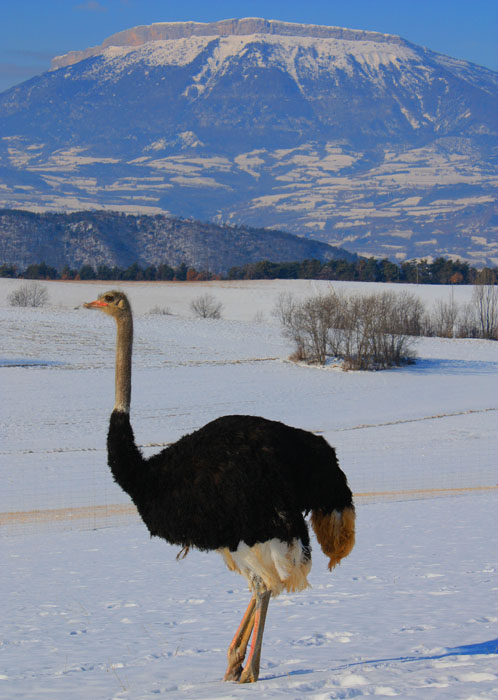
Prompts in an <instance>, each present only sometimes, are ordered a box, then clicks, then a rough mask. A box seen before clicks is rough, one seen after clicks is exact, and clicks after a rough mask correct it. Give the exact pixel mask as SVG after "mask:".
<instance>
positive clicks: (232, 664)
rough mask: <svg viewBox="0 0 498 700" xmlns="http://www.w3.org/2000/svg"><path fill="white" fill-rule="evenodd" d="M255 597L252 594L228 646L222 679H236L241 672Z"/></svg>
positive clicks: (252, 622)
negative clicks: (225, 667) (225, 668)
mask: <svg viewBox="0 0 498 700" xmlns="http://www.w3.org/2000/svg"><path fill="white" fill-rule="evenodd" d="M255 607H256V598H255V597H254V596H253V597H252V598H251V601H250V603H249V605H248V607H247V610H246V612H245V613H244V617H243V618H242V620H241V622H240V625H239V628H238V630H237V632H236V633H235V637H234V638H233V639H232V643H231V644H230V646H229V648H228V667H227V670H226V673H225V676H224V677H223V680H224V681H238V680H239V678H240V675H241V673H242V662H243V661H244V657H245V655H246V650H247V645H248V644H249V639H250V637H251V633H252V629H253V626H254V610H255Z"/></svg>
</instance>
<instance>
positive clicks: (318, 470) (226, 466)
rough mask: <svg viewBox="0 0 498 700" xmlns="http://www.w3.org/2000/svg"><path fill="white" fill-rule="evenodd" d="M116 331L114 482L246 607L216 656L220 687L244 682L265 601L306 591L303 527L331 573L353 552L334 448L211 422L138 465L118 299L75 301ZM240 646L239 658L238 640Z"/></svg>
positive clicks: (260, 422) (348, 504)
mask: <svg viewBox="0 0 498 700" xmlns="http://www.w3.org/2000/svg"><path fill="white" fill-rule="evenodd" d="M85 307H86V308H88V309H98V310H100V311H103V312H104V313H106V314H108V315H109V316H112V317H113V318H114V320H115V321H116V325H117V342H116V384H115V404H114V409H113V411H112V413H111V418H110V425H109V432H108V436H107V453H108V463H109V466H110V468H111V471H112V474H113V477H114V479H115V481H116V482H117V483H118V484H119V485H120V486H121V488H122V489H124V490H125V491H126V492H127V493H128V494H129V495H130V497H131V499H132V500H133V502H134V503H135V505H136V507H137V510H138V512H139V514H140V516H141V517H142V520H143V521H144V523H145V524H146V526H147V528H148V529H149V532H150V534H151V536H157V537H162V538H164V539H165V540H167V541H168V542H170V543H172V544H175V545H179V546H181V547H182V550H181V551H180V553H179V555H178V557H177V558H179V557H180V556H182V555H183V556H185V555H186V553H187V552H188V550H189V548H191V547H195V548H197V549H200V550H204V551H207V550H216V551H217V552H219V553H220V554H221V555H222V557H223V559H224V560H225V563H226V564H227V566H228V568H229V569H231V570H232V571H235V572H237V573H239V574H242V575H243V576H244V577H245V578H246V579H247V581H248V584H249V589H250V590H251V592H252V598H251V601H250V603H249V606H248V608H247V610H246V612H245V614H244V616H243V618H242V621H241V623H240V625H239V628H238V629H237V632H236V633H235V636H234V637H233V640H232V642H231V644H230V646H229V648H228V667H227V671H226V673H225V676H224V680H233V681H238V682H240V683H250V682H255V681H257V679H258V676H259V665H260V657H261V644H262V639H263V630H264V624H265V619H266V612H267V609H268V603H269V601H270V597H271V596H277V595H278V594H279V593H281V592H282V591H300V590H303V589H305V588H307V586H308V585H309V584H308V581H307V576H308V573H309V571H310V569H311V547H310V540H309V533H308V526H307V523H306V521H305V519H304V517H303V514H304V515H307V514H308V513H309V512H310V511H311V524H312V527H313V530H314V531H315V534H316V537H317V539H318V542H319V543H320V545H321V548H322V550H323V552H324V553H325V554H326V556H328V558H329V564H328V567H329V569H330V570H331V569H332V568H333V567H334V566H335V565H336V564H338V563H339V561H340V560H341V559H342V558H343V557H345V556H347V555H348V554H349V553H350V551H351V549H352V548H353V545H354V521H355V511H354V505H353V500H352V494H351V491H350V489H349V487H348V483H347V480H346V476H345V475H344V473H343V472H342V471H341V469H340V468H339V465H338V463H337V460H336V455H335V451H334V449H333V448H332V447H331V446H330V445H329V444H328V443H327V442H326V441H325V440H324V439H323V438H322V437H318V436H316V435H314V434H312V433H310V432H308V431H305V430H300V429H298V428H293V427H290V426H287V425H284V424H283V423H279V422H276V421H272V420H268V419H266V418H259V417H256V416H243V415H233V416H223V417H221V418H217V419H216V420H213V421H211V422H210V423H208V424H207V425H205V426H204V427H203V428H200V429H199V430H196V431H195V432H193V433H191V434H190V435H185V436H184V437H182V438H180V440H178V441H177V442H176V443H174V444H172V445H171V446H169V447H167V448H166V449H164V450H162V451H161V452H160V453H159V454H156V455H153V456H152V457H149V458H148V459H145V458H144V457H143V456H142V454H141V452H140V450H139V449H138V448H137V446H136V444H135V439H134V435H133V430H132V427H131V425H130V398H131V359H132V343H133V318H132V311H131V306H130V303H129V301H128V299H127V297H126V296H125V294H123V292H121V291H109V292H106V293H104V294H101V295H100V296H99V297H98V298H97V299H96V300H95V301H92V302H89V303H86V304H85ZM251 635H252V641H251V646H250V650H249V654H248V657H247V662H246V664H245V665H243V662H244V658H245V656H246V652H247V647H248V645H249V640H250V639H251Z"/></svg>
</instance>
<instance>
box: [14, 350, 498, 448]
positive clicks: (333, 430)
mask: <svg viewBox="0 0 498 700" xmlns="http://www.w3.org/2000/svg"><path fill="white" fill-rule="evenodd" d="M246 361H247V362H254V360H243V362H246ZM261 361H264V360H261ZM490 411H498V408H471V409H468V410H467V411H455V412H453V413H437V414H435V415H433V416H421V417H420V418H402V419H400V420H394V421H386V422H384V423H361V424H359V425H352V426H349V427H347V428H323V429H318V430H313V429H312V430H311V432H312V433H314V434H315V435H323V434H324V433H344V432H348V431H350V430H367V429H369V428H384V427H388V426H392V425H402V424H404V423H420V422H421V421H426V420H440V419H441V418H453V417H455V416H468V415H471V414H475V413H489V412H490ZM196 429H197V428H195V427H194V428H192V430H196ZM173 444H174V443H173V442H144V443H141V444H138V445H137V447H169V446H170V445H173ZM105 450H106V448H105V447H52V448H50V449H48V450H32V449H25V450H0V455H28V454H58V453H61V452H69V453H70V452H105Z"/></svg>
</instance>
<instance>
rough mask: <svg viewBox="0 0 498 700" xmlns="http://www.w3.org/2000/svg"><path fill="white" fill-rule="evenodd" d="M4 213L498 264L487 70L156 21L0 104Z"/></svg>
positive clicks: (394, 48) (298, 28)
mask: <svg viewBox="0 0 498 700" xmlns="http://www.w3.org/2000/svg"><path fill="white" fill-rule="evenodd" d="M0 133H1V135H2V138H1V139H0V206H4V207H9V208H15V209H30V210H33V211H60V210H65V211H78V210H83V209H99V208H102V209H107V210H109V209H113V210H117V211H123V212H126V213H140V212H141V213H147V214H156V213H162V214H168V215H171V216H177V217H178V216H184V217H193V218H195V219H198V220H206V221H215V222H229V223H232V224H243V225H250V226H255V227H265V228H272V229H275V228H278V229H281V230H285V231H290V232H291V233H295V234H298V235H306V236H308V237H310V238H314V239H319V240H322V241H324V242H327V243H330V244H332V245H338V246H345V247H347V248H348V249H350V250H353V251H355V252H357V253H358V254H361V255H377V256H379V257H384V256H386V257H389V258H391V259H393V260H397V261H398V262H400V261H402V260H404V259H408V258H420V257H428V258H431V257H432V258H434V257H438V256H441V255H446V256H459V257H461V258H463V259H465V260H468V261H469V262H470V263H472V264H488V265H496V264H498V207H497V201H498V197H497V191H498V190H497V184H498V167H497V165H498V156H497V149H496V145H497V140H498V74H497V73H496V72H493V71H490V70H487V69H485V68H482V67H480V66H476V65H474V64H471V63H468V62H466V61H461V60H458V59H455V58H450V57H448V56H443V55H441V54H438V53H435V52H433V51H430V50H428V49H425V48H423V47H420V46H416V45H415V44H412V43H410V42H408V41H405V40H404V39H402V38H400V37H397V36H391V35H387V34H380V33H377V32H367V31H359V30H351V29H343V28H340V27H323V26H316V25H306V24H290V23H286V22H278V21H269V20H264V19H257V18H246V19H240V20H224V21H220V22H213V23H209V24H203V23H199V22H174V23H155V24H152V25H150V26H142V27H134V28H132V29H129V30H126V31H124V32H120V33H119V34H116V35H113V36H112V37H109V38H108V39H107V40H106V41H104V42H103V44H102V45H101V46H97V47H92V48H90V49H88V50H86V51H82V52H81V51H76V52H71V53H69V54H67V55H65V56H62V57H57V58H56V59H55V60H54V64H53V70H52V71H49V72H47V73H45V74H43V75H41V76H37V77H35V78H32V79H31V80H28V81H27V82H25V83H22V84H20V85H18V86H16V87H13V88H11V89H9V90H7V91H6V92H4V93H2V94H1V95H0Z"/></svg>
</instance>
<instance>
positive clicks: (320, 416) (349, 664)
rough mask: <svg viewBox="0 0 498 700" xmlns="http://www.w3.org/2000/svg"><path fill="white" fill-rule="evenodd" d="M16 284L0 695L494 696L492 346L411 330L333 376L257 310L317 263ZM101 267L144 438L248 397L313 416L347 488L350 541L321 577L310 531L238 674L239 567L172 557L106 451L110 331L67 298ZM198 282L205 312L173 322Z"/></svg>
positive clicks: (9, 315) (6, 437)
mask: <svg viewBox="0 0 498 700" xmlns="http://www.w3.org/2000/svg"><path fill="white" fill-rule="evenodd" d="M21 283H22V282H21V281H18V280H0V321H1V324H2V331H3V332H2V345H1V350H0V376H1V379H2V397H3V398H4V397H6V398H4V400H3V401H2V403H1V405H0V425H1V430H2V446H1V449H0V469H1V473H2V489H1V491H0V524H1V527H0V547H1V550H2V551H1V561H2V573H1V574H0V578H1V580H2V581H1V587H2V601H3V602H4V606H3V613H2V622H3V625H2V632H1V636H0V654H1V656H2V664H1V669H0V698H6V700H7V699H8V700H11V699H14V698H26V699H29V700H32V698H42V697H47V698H51V699H53V700H57V699H58V698H60V699H61V700H62V699H64V700H66V699H67V698H68V697H72V698H74V700H79V699H80V698H81V700H86V699H87V698H89V697H91V698H95V699H98V700H100V699H106V700H107V699H111V698H113V699H115V700H118V699H119V700H149V699H152V698H156V697H158V696H160V697H161V696H167V697H171V698H185V699H186V700H202V699H204V698H209V699H213V700H214V699H215V698H216V699H218V698H219V699H221V698H235V697H237V698H240V697H242V698H246V697H258V698H259V697H265V698H278V697H289V698H302V697H309V698H313V699H314V700H318V699H322V698H323V699H325V698H327V699H329V698H352V697H371V696H375V695H378V696H380V697H400V698H403V699H404V698H417V699H418V698H420V697H422V694H423V697H424V698H425V697H427V698H428V700H431V698H435V699H436V698H437V699H438V700H439V699H440V698H442V699H443V700H470V699H471V698H479V699H480V700H493V699H496V698H498V672H497V664H496V661H497V657H498V639H497V638H498V634H497V627H498V625H497V623H498V612H497V607H496V591H497V590H498V589H497V586H496V572H497V571H498V563H497V556H496V554H497V551H496V532H497V531H498V530H497V525H498V522H497V519H498V516H497V512H498V511H497V509H496V454H497V439H496V415H497V414H496V411H497V410H498V406H497V400H496V397H497V396H498V392H497V391H496V389H497V369H498V344H496V343H492V342H490V341H479V340H446V339H422V340H421V341H420V342H419V344H418V348H417V349H418V354H419V360H418V362H417V363H416V364H415V365H413V366H409V367H405V368H401V369H396V370H390V371H384V372H375V373H364V372H341V371H337V370H334V369H333V368H326V369H319V368H313V367H305V366H301V365H295V364H292V363H290V362H288V361H287V360H286V358H287V356H288V354H289V353H290V350H291V349H290V347H289V345H288V344H287V342H286V341H285V340H284V339H283V338H282V337H281V336H280V335H279V329H278V325H277V323H276V320H275V319H274V318H273V317H272V315H271V310H272V308H273V306H274V304H275V302H276V299H277V298H278V295H279V294H280V293H282V292H289V291H290V292H292V293H294V294H296V295H297V296H299V297H302V296H305V295H307V294H310V293H312V292H316V291H319V290H322V291H323V290H324V289H326V288H327V286H328V285H327V284H326V283H318V282H310V281H261V282H234V283H223V282H217V283H196V284H187V283H185V284H175V283H165V284H161V283H156V284H147V283H128V284H121V285H118V284H117V283H93V282H89V283H83V282H73V283H62V282H51V283H44V284H46V285H47V288H48V291H49V298H50V304H51V305H50V306H49V307H46V308H43V309H14V308H11V307H9V306H8V304H7V295H8V293H9V292H10V291H12V289H13V288H15V287H16V286H17V285H19V284H21ZM115 286H120V287H121V288H124V289H125V290H126V291H127V292H128V293H129V295H130V298H131V300H132V303H133V306H134V309H135V315H136V324H135V325H136V343H135V355H134V388H133V397H132V414H133V415H132V420H133V424H134V427H135V433H136V436H137V441H138V442H139V443H141V444H145V445H146V446H145V447H144V451H145V452H146V453H147V454H150V453H152V452H154V451H156V450H158V449H159V448H158V447H157V446H152V445H153V443H156V444H164V443H165V442H170V441H174V440H176V439H177V438H178V437H180V435H182V434H184V433H185V432H188V431H191V430H193V429H195V428H197V427H200V426H201V425H202V424H204V423H205V422H207V421H208V420H210V419H212V418H215V417H216V416H218V415H222V414H226V413H235V412H238V413H255V414H260V415H264V416H267V417H269V418H275V419H278V420H283V421H284V422H287V423H289V424H291V425H299V426H301V427H304V428H307V429H309V430H314V431H316V432H318V433H320V434H323V435H324V436H325V437H326V438H327V439H328V440H329V441H330V442H331V443H332V444H333V445H334V446H335V447H336V449H337V453H338V456H339V459H340V463H341V466H342V467H343V469H344V470H345V471H346V473H347V474H348V477H349V480H350V483H351V486H352V488H353V490H354V492H355V494H356V503H357V512H358V530H357V545H356V547H355V549H354V551H353V553H352V554H351V555H350V556H349V557H348V558H347V559H346V560H344V561H343V563H342V564H341V566H340V567H338V568H337V569H336V570H335V571H334V572H333V573H332V574H330V573H329V572H328V571H327V568H326V560H325V557H324V556H323V555H322V554H321V552H320V551H319V547H318V545H316V543H315V546H314V561H313V569H312V571H311V574H310V577H309V580H310V582H311V584H312V589H310V590H308V591H304V592H301V593H296V594H292V595H287V594H283V595H282V596H280V597H279V598H278V599H276V600H274V601H272V602H271V604H270V610H269V615H268V621H267V627H266V632H265V639H264V642H263V654H262V668H261V676H260V681H259V682H258V683H257V684H256V685H255V686H236V685H234V684H232V683H222V682H221V681H220V679H221V678H222V676H223V673H224V670H225V659H226V656H225V654H226V649H227V647H228V644H229V642H230V639H231V637H232V635H233V634H234V632H235V629H236V627H237V625H238V622H239V619H240V617H241V616H242V613H243V611H244V610H245V607H246V605H247V602H248V591H247V588H246V584H245V581H244V580H243V579H242V577H240V576H237V575H235V574H233V573H231V572H229V571H228V570H227V569H226V567H225V566H224V564H223V561H222V559H221V557H219V556H217V555H216V554H214V553H201V552H192V553H191V554H189V556H188V557H187V558H186V559H185V560H183V561H181V562H177V561H176V560H175V556H176V553H177V549H178V548H173V547H170V546H169V545H167V544H166V543H165V542H163V541H161V540H158V539H150V538H149V536H148V533H147V530H146V528H145V527H144V526H143V524H142V523H141V522H140V521H139V520H138V519H137V518H136V516H135V515H134V513H133V510H132V509H131V508H130V507H129V500H128V498H127V496H126V494H124V493H122V492H121V491H120V489H118V487H117V486H116V485H115V484H114V483H113V481H112V478H111V476H110V474H109V472H108V469H107V467H106V458H105V433H106V429H107V426H106V424H107V416H108V413H109V410H110V408H111V407H112V403H113V383H114V381H113V362H114V352H113V347H114V340H115V338H114V328H113V324H112V322H111V321H110V320H109V319H107V318H105V317H104V316H101V315H98V314H96V313H92V312H90V311H87V310H84V309H82V308H81V303H82V302H83V301H89V300H91V299H93V298H95V296H96V294H97V293H98V292H101V291H104V290H105V289H107V288H109V287H115ZM334 286H338V287H346V288H349V289H358V290H365V289H366V290H367V291H371V290H372V289H373V288H376V287H377V286H378V285H371V284H369V285H359V284H354V283H342V284H340V285H334ZM388 287H389V288H393V289H395V290H400V289H405V288H406V287H404V286H403V287H399V286H396V285H392V286H391V285H384V286H382V287H381V288H382V289H385V288H388ZM409 290H410V291H412V292H413V293H416V294H418V295H419V296H420V297H421V299H422V300H423V301H424V302H425V303H427V304H431V303H435V301H436V300H437V299H444V300H446V299H447V298H448V295H449V294H450V290H449V288H445V287H424V286H419V287H418V286H415V285H413V286H410V287H409ZM205 291H209V292H210V293H211V294H213V296H215V297H216V298H217V299H219V300H220V301H222V302H223V304H224V308H223V319H222V320H219V321H214V320H212V321H209V320H206V321H201V320H195V319H194V318H192V316H191V313H190V311H189V304H190V301H191V300H192V299H193V298H194V297H196V296H198V295H200V294H202V293H204V292H205ZM454 294H455V298H456V300H457V301H459V302H464V301H466V300H468V299H469V298H470V294H471V290H470V289H469V288H466V287H455V288H454ZM156 306H158V307H160V308H163V309H169V311H170V312H171V313H172V314H174V315H160V314H151V313H150V312H151V310H152V309H153V307H156ZM77 307H80V308H77ZM47 509H52V510H51V511H48V510H47ZM85 509H87V510H88V512H89V513H93V516H88V517H86V516H85V513H86V512H87V511H85ZM37 510H40V511H44V512H45V513H47V512H49V516H50V517H48V518H47V519H46V520H43V519H42V518H39V519H37V518H36V517H35V515H34V514H33V511H37ZM9 512H10V513H12V512H14V516H15V515H16V513H17V515H18V516H19V517H18V519H17V520H16V518H15V517H14V516H12V515H11V516H8V517H7V516H5V514H6V513H9ZM116 513H118V514H119V517H118V516H117V515H116V516H114V515H113V514H116ZM69 514H71V516H72V517H71V518H70V517H69ZM84 516H85V517H84ZM19 518H21V519H19ZM92 518H93V519H92ZM22 519H24V520H22ZM117 523H121V525H119V526H118V525H117ZM111 525H114V526H112V527H111Z"/></svg>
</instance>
